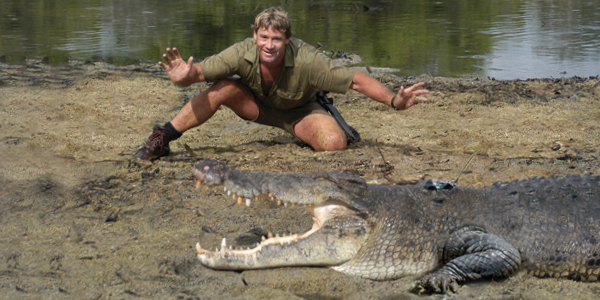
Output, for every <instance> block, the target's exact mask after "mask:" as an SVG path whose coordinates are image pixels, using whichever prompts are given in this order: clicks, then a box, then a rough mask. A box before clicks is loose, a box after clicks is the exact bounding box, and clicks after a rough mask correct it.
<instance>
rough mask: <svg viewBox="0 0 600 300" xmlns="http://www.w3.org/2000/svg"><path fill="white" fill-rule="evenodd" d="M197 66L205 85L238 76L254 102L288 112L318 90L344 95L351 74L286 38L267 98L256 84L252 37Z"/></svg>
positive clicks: (256, 56)
mask: <svg viewBox="0 0 600 300" xmlns="http://www.w3.org/2000/svg"><path fill="white" fill-rule="evenodd" d="M200 67H201V68H202V72H203V73H204V78H205V79H206V81H208V82H213V81H217V80H220V79H223V78H227V77H231V76H233V75H238V76H240V77H241V80H242V82H243V83H244V84H246V85H247V86H248V87H249V88H250V90H252V93H254V97H255V98H256V99H258V100H260V101H261V102H262V103H264V104H265V105H267V106H270V107H275V108H279V109H291V108H295V107H299V106H302V105H304V104H306V103H308V102H310V101H314V99H315V94H316V93H317V91H318V90H326V91H331V92H336V93H345V92H347V91H348V89H349V88H350V84H351V83H352V79H353V78H354V71H351V70H349V69H347V68H346V67H344V66H343V65H342V64H340V63H338V62H335V61H333V60H332V59H330V58H329V57H327V56H326V55H325V54H323V53H321V52H320V51H318V50H317V49H315V48H314V47H313V46H311V45H309V44H307V43H305V42H303V41H302V40H300V39H297V38H290V42H289V43H288V44H287V45H286V47H285V56H284V59H283V66H282V69H281V70H280V71H279V73H278V74H277V78H275V82H274V84H273V87H271V90H270V91H269V94H268V95H265V94H264V92H263V89H262V87H261V85H260V82H261V75H260V65H259V53H258V48H257V47H256V40H254V38H247V39H246V40H244V41H242V42H239V43H236V44H234V45H232V46H231V47H229V48H227V49H225V50H223V51H222V52H221V53H219V54H216V55H213V56H210V57H208V58H206V59H205V60H203V61H202V62H201V63H200Z"/></svg>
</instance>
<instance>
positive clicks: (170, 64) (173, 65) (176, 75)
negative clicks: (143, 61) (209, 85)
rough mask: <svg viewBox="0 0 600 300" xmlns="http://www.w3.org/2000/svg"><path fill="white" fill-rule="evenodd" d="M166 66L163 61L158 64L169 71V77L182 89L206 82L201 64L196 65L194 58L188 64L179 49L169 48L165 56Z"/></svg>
mask: <svg viewBox="0 0 600 300" xmlns="http://www.w3.org/2000/svg"><path fill="white" fill-rule="evenodd" d="M163 58H164V59H165V62H166V64H164V63H163V62H162V61H161V62H159V63H158V64H159V65H160V66H161V67H163V68H164V69H165V71H167V75H169V78H170V79H171V81H173V83H174V84H175V85H177V86H180V87H187V86H190V85H192V84H194V83H197V82H203V81H206V79H205V78H204V73H202V68H201V67H200V64H194V63H193V62H194V58H193V57H191V56H190V58H189V59H188V61H187V62H185V61H184V60H183V58H181V55H180V54H179V51H178V50H177V48H173V50H171V48H167V53H165V54H163Z"/></svg>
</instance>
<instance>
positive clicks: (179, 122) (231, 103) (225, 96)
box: [171, 79, 258, 133]
mask: <svg viewBox="0 0 600 300" xmlns="http://www.w3.org/2000/svg"><path fill="white" fill-rule="evenodd" d="M221 105H225V106H227V107H229V108H230V109H231V110H233V112H235V113H236V114H237V115H238V116H240V117H242V118H245V119H248V120H254V119H256V118H257V117H258V106H257V105H256V103H255V102H254V96H253V95H252V92H250V90H249V89H248V88H247V87H246V86H244V85H243V84H242V83H240V82H239V81H237V80H233V79H224V80H221V81H218V82H215V83H214V84H213V85H212V86H210V87H209V88H208V89H207V90H206V91H204V92H202V93H200V94H198V95H197V96H196V97H194V98H193V99H192V100H191V101H190V102H188V103H187V104H186V105H185V106H184V107H183V108H182V109H181V111H179V113H178V114H177V116H175V118H173V120H171V124H172V125H173V127H175V129H176V130H177V131H179V132H182V133H183V132H184V131H186V130H188V129H190V128H194V127H196V126H199V125H201V124H203V123H204V122H206V121H207V120H208V119H210V118H211V117H212V116H213V115H214V114H215V112H216V111H217V109H218V108H219V106H221Z"/></svg>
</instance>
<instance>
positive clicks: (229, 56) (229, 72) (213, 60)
mask: <svg viewBox="0 0 600 300" xmlns="http://www.w3.org/2000/svg"><path fill="white" fill-rule="evenodd" d="M240 50H241V49H240V45H239V43H237V44H234V45H232V46H231V47H229V48H227V49H225V50H223V51H221V52H220V53H218V54H215V55H212V56H209V57H207V58H206V59H204V60H203V61H202V62H200V67H201V68H202V73H203V74H204V78H205V79H206V81H208V82H214V81H217V80H219V79H223V78H226V77H231V76H233V75H236V74H237V75H239V66H240V60H243V54H241V52H240Z"/></svg>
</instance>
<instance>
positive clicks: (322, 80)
mask: <svg viewBox="0 0 600 300" xmlns="http://www.w3.org/2000/svg"><path fill="white" fill-rule="evenodd" d="M309 78H310V81H311V84H312V85H313V86H315V87H317V88H318V89H320V90H327V91H330V92H335V93H346V92H347V91H348V90H349V89H350V84H351V83H352V80H353V79H354V71H352V70H350V69H348V68H346V67H344V66H343V65H342V64H341V63H340V62H337V61H334V60H332V59H331V58H329V57H327V56H326V55H325V54H323V53H320V52H316V53H315V56H314V60H313V63H312V64H311V68H310V77H309Z"/></svg>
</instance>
